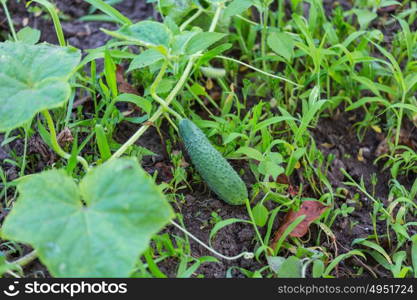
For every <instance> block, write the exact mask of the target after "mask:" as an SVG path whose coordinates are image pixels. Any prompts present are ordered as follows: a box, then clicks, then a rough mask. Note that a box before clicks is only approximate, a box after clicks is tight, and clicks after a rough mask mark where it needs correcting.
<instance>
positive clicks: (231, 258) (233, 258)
mask: <svg viewBox="0 0 417 300" xmlns="http://www.w3.org/2000/svg"><path fill="white" fill-rule="evenodd" d="M171 224H172V225H174V226H175V227H177V228H178V229H179V230H181V231H182V232H184V233H185V234H186V235H187V236H189V237H190V238H192V239H193V240H194V241H196V242H197V243H199V244H200V245H201V246H203V247H204V248H206V249H207V250H209V251H210V252H212V253H213V254H215V255H217V256H218V257H220V258H222V259H225V260H236V259H239V258H241V257H244V258H246V259H252V258H253V257H254V255H253V253H252V252H246V251H245V252H242V253H240V254H238V255H236V256H225V255H223V254H221V253H219V252H217V251H216V250H214V249H213V248H211V247H209V246H207V245H206V244H205V243H203V242H202V241H200V240H199V239H198V238H196V237H195V236H194V235H192V234H191V233H190V232H188V231H187V230H186V229H184V228H182V227H181V226H180V225H178V224H177V223H175V222H174V221H172V220H171Z"/></svg>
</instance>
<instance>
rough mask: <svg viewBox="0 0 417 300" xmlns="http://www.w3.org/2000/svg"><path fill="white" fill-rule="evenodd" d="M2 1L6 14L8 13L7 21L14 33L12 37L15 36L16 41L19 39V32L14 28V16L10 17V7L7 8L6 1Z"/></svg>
mask: <svg viewBox="0 0 417 300" xmlns="http://www.w3.org/2000/svg"><path fill="white" fill-rule="evenodd" d="M0 2H1V4H2V5H3V9H4V14H5V15H6V18H7V23H9V27H10V31H11V33H12V37H13V39H14V40H15V41H18V39H17V34H16V30H15V29H14V24H13V20H12V18H11V17H10V13H9V9H8V8H7V5H6V1H2V0H1V1H0Z"/></svg>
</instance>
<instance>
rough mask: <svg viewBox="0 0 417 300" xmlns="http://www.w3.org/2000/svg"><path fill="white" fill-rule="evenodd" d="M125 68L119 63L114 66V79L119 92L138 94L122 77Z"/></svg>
mask: <svg viewBox="0 0 417 300" xmlns="http://www.w3.org/2000/svg"><path fill="white" fill-rule="evenodd" d="M124 72H125V70H124V69H123V67H122V66H121V65H117V66H116V81H117V88H118V90H119V93H128V94H135V95H139V93H138V91H137V90H136V89H135V88H134V87H133V86H132V85H131V84H130V83H129V82H127V80H126V79H125V77H124Z"/></svg>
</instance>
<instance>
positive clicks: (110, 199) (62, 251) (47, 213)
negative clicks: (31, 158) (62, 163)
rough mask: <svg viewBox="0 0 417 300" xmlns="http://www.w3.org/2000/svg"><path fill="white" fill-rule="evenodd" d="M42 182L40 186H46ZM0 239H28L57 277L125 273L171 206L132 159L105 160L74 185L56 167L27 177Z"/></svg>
mask: <svg viewBox="0 0 417 300" xmlns="http://www.w3.org/2000/svg"><path fill="white" fill-rule="evenodd" d="M46 187H47V188H46ZM18 191H19V194H20V197H19V199H18V200H17V201H16V203H15V205H14V207H13V209H12V211H11V213H10V214H9V215H8V216H7V217H6V219H5V221H4V224H3V228H2V238H5V239H9V240H15V241H19V242H23V243H28V244H30V245H32V246H33V247H34V248H35V249H36V251H37V253H38V255H39V258H40V260H41V261H42V262H43V263H44V264H45V265H46V266H47V268H48V270H49V271H50V272H51V274H52V275H53V276H56V277H127V276H129V274H130V273H131V272H132V271H133V269H134V266H135V263H136V261H137V259H138V256H139V255H140V254H141V253H142V252H143V251H144V250H145V249H146V248H147V247H148V243H149V240H150V238H151V237H152V235H153V234H155V233H157V232H158V231H159V230H160V229H161V228H162V227H163V226H164V225H165V224H167V222H168V221H169V220H170V218H172V216H173V212H172V209H171V207H170V205H169V204H168V202H167V201H166V199H165V197H164V196H163V195H162V194H161V192H160V191H159V190H158V188H157V187H156V186H155V185H154V183H153V182H152V180H151V179H150V178H149V176H148V174H146V172H145V171H144V170H143V169H142V168H140V167H139V165H138V163H137V161H136V160H134V159H118V160H113V161H109V162H107V163H105V164H103V165H100V166H98V167H96V168H95V169H93V170H91V171H90V172H89V173H88V174H87V175H86V176H85V177H84V178H83V179H82V180H81V182H80V183H79V184H77V183H76V182H75V181H74V180H73V178H71V177H69V176H68V175H66V173H65V172H64V171H63V170H50V171H46V172H43V173H40V174H36V175H32V176H29V177H26V178H25V179H23V180H22V181H20V183H19V184H18Z"/></svg>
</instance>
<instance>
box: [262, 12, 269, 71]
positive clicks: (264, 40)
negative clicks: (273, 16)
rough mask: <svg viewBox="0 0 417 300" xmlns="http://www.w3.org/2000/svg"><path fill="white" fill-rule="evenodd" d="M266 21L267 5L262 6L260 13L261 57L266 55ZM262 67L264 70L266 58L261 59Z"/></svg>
mask: <svg viewBox="0 0 417 300" xmlns="http://www.w3.org/2000/svg"><path fill="white" fill-rule="evenodd" d="M266 22H268V7H266V6H264V9H263V12H262V15H261V23H262V32H261V55H262V58H265V57H266V34H267V30H268V29H267V27H266ZM262 68H263V69H264V71H266V70H267V69H266V60H265V59H263V60H262Z"/></svg>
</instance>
